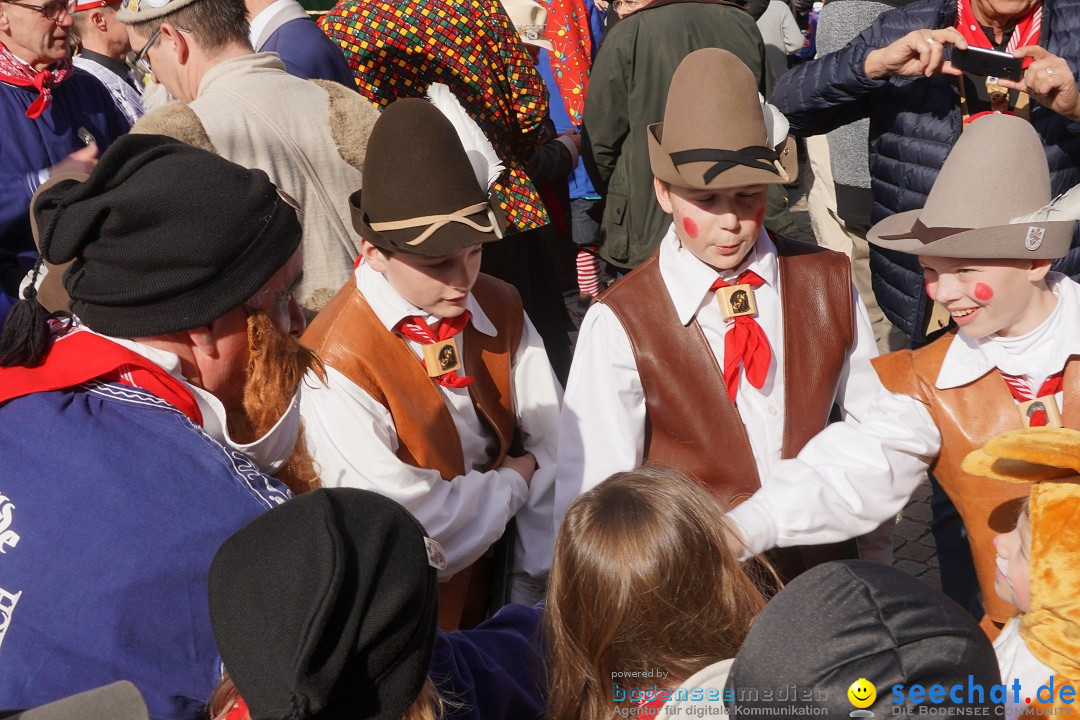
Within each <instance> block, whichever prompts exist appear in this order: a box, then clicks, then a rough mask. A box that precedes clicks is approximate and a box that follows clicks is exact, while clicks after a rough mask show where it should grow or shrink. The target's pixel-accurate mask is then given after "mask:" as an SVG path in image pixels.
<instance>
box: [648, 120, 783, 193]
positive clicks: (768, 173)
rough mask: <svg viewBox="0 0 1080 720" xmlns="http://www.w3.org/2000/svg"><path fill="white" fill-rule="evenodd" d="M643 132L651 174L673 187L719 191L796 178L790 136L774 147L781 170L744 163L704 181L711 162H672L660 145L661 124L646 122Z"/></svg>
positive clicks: (669, 155) (667, 152)
mask: <svg viewBox="0 0 1080 720" xmlns="http://www.w3.org/2000/svg"><path fill="white" fill-rule="evenodd" d="M646 134H647V135H648V137H649V162H650V164H651V165H652V171H653V175H655V176H656V177H658V178H660V179H661V180H663V181H664V182H666V183H670V184H672V185H675V186H676V187H685V188H695V189H699V190H723V189H726V188H734V187H745V186H747V185H786V184H788V183H792V182H795V180H796V179H797V178H798V177H799V159H798V155H797V153H796V150H795V139H794V138H792V137H787V138H785V139H784V141H783V142H782V143H780V144H779V145H777V146H776V151H777V153H778V154H779V155H780V161H779V162H780V167H781V168H782V169H783V173H781V172H779V171H772V170H763V169H761V168H755V167H749V166H746V165H734V166H732V167H730V168H728V169H727V170H724V171H723V172H721V173H718V174H717V175H716V177H714V178H713V179H712V180H710V181H709V182H707V183H706V182H705V181H704V178H705V173H706V172H707V171H708V170H709V169H710V168H712V166H713V165H714V163H712V162H692V163H684V164H682V165H675V163H674V162H672V161H671V152H673V150H669V149H665V148H664V144H663V137H664V123H653V124H652V125H649V127H648V130H647V132H646ZM785 176H786V177H785Z"/></svg>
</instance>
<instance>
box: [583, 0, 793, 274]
mask: <svg viewBox="0 0 1080 720" xmlns="http://www.w3.org/2000/svg"><path fill="white" fill-rule="evenodd" d="M708 47H719V48H723V49H725V50H728V51H730V52H732V53H734V54H735V55H736V56H738V57H739V59H741V60H742V61H743V62H744V63H746V65H747V66H748V67H749V68H750V70H751V71H753V73H754V76H755V77H757V78H758V86H759V88H760V90H761V93H762V94H763V95H764V96H765V97H769V91H770V90H771V89H772V80H773V79H772V75H771V73H770V72H768V70H767V67H768V66H767V64H766V60H765V45H764V43H762V41H761V33H760V31H759V30H758V27H757V24H756V23H755V22H754V19H753V18H752V17H750V15H749V14H747V13H746V12H745V11H743V10H741V9H739V8H736V7H734V6H732V5H728V4H727V3H724V2H720V1H719V0H654V1H653V2H652V3H651V4H649V5H647V6H645V7H644V8H642V9H641V10H638V11H637V12H635V13H633V14H632V15H630V16H628V17H627V18H625V19H624V20H620V21H619V22H618V23H616V24H615V26H614V27H613V28H612V29H611V31H610V32H609V33H608V34H607V36H606V37H605V38H604V42H603V44H602V45H601V46H600V51H599V52H598V53H597V55H596V60H595V62H594V64H593V68H592V74H591V75H590V76H589V92H588V96H587V97H586V98H585V117H584V125H585V131H584V140H585V143H586V144H587V146H588V148H589V150H590V151H588V152H586V151H585V149H584V148H583V152H582V157H583V158H584V159H585V166H586V169H587V170H588V171H589V176H590V177H591V178H592V181H593V184H594V185H595V186H596V189H597V191H598V192H599V193H600V194H601V195H602V196H603V197H604V198H606V200H607V204H606V206H605V209H604V219H603V223H602V225H601V229H602V233H603V235H602V237H603V240H602V245H601V248H600V253H601V255H602V256H603V257H604V259H605V260H607V261H608V262H611V263H614V264H615V265H617V266H619V267H623V268H632V267H635V266H637V265H638V264H639V263H641V262H642V261H644V260H645V259H646V258H648V257H649V255H651V254H652V252H653V251H654V250H655V249H656V248H657V246H658V245H659V244H660V240H661V238H663V236H664V233H666V232H667V228H668V225H669V224H670V223H671V216H670V215H667V214H666V213H664V211H663V210H661V209H660V205H659V204H658V203H657V201H656V195H655V194H654V192H653V174H652V169H651V168H650V166H649V146H648V142H647V140H646V128H647V127H648V126H649V125H650V124H651V123H657V122H663V120H664V106H665V104H666V103H667V91H668V87H669V86H670V85H671V78H672V76H673V75H674V74H675V69H676V68H677V67H678V66H679V63H680V62H682V60H683V58H685V57H686V56H687V55H689V54H690V53H692V52H693V51H695V50H700V49H702V48H708ZM766 225H770V224H769V222H768V217H767V219H766ZM770 227H772V226H771V225H770Z"/></svg>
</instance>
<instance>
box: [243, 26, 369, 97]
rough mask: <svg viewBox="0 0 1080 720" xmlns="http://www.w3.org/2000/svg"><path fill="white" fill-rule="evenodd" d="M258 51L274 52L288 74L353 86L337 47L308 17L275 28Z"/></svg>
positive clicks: (341, 54) (349, 70) (348, 69)
mask: <svg viewBox="0 0 1080 720" xmlns="http://www.w3.org/2000/svg"><path fill="white" fill-rule="evenodd" d="M258 52H276V53H277V54H278V55H280V56H281V61H282V62H283V63H285V69H286V70H288V71H289V74H290V75H295V76H297V77H301V78H304V79H305V80H332V81H333V82H336V83H340V84H342V85H344V86H345V87H347V88H352V89H353V90H355V89H356V80H355V78H353V74H352V70H351V69H350V68H349V64H348V63H347V62H345V55H344V54H343V53H342V52H341V48H339V47H338V46H337V45H336V44H335V43H334V41H333V40H331V39H330V38H328V37H327V36H326V35H325V34H324V33H323V31H322V30H320V29H319V26H318V25H316V24H315V23H314V22H313V21H312V20H310V19H308V18H297V19H296V20H290V21H289V22H287V23H285V24H284V25H282V26H281V27H279V28H278V29H277V30H275V31H274V33H273V34H272V35H270V37H268V38H267V39H266V42H264V43H263V44H262V47H260V48H258Z"/></svg>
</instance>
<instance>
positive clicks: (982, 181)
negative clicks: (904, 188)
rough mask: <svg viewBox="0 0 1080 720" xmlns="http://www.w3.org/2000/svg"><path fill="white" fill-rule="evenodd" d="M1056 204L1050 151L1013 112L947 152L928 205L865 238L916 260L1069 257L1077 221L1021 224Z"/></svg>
mask: <svg viewBox="0 0 1080 720" xmlns="http://www.w3.org/2000/svg"><path fill="white" fill-rule="evenodd" d="M1049 202H1050V170H1049V168H1048V167H1047V164H1046V152H1045V151H1044V150H1043V146H1042V142H1041V141H1040V140H1039V136H1038V134H1037V133H1036V132H1035V129H1034V128H1032V127H1031V124H1030V123H1029V122H1027V121H1026V120H1022V119H1021V118H1018V117H1015V116H1012V115H986V116H984V117H981V118H979V119H978V120H975V121H974V122H972V123H971V124H970V125H969V126H968V127H967V129H966V130H965V131H964V133H963V134H962V135H961V136H960V140H959V141H957V143H956V145H955V146H954V147H953V149H952V150H951V151H950V152H949V156H948V157H947V158H946V159H945V164H944V165H943V166H942V168H941V172H940V173H938V176H937V180H935V181H934V186H933V187H932V188H930V195H929V196H928V197H927V198H926V205H925V206H923V208H922V209H920V210H910V211H908V212H903V213H897V214H896V215H892V216H890V217H887V218H885V219H884V220H882V221H881V222H879V223H878V224H876V225H874V226H873V227H872V228H870V231H869V232H868V233H867V240H869V241H870V242H872V243H873V244H874V245H877V246H879V247H883V248H887V249H889V250H896V251H898V252H904V253H909V254H911V255H932V256H935V257H951V258H985V259H988V260H989V259H993V260H1005V259H1019V260H1048V259H1054V258H1059V257H1063V256H1064V255H1065V254H1066V253H1068V252H1069V245H1070V244H1071V242H1072V237H1073V229H1074V228H1075V226H1076V222H1075V221H1073V220H1022V221H1021V220H1018V218H1021V217H1023V216H1025V215H1028V214H1030V213H1034V212H1035V211H1037V210H1039V209H1041V208H1042V207H1043V206H1045V205H1046V204H1047V203H1049Z"/></svg>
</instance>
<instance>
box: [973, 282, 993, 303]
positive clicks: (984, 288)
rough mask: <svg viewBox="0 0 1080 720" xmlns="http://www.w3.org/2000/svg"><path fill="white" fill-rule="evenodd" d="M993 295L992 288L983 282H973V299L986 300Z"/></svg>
mask: <svg viewBox="0 0 1080 720" xmlns="http://www.w3.org/2000/svg"><path fill="white" fill-rule="evenodd" d="M992 297H994V289H993V288H992V287H990V286H989V285H986V284H985V283H975V299H976V300H978V301H980V302H986V301H987V300H989V299H990V298H992Z"/></svg>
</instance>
